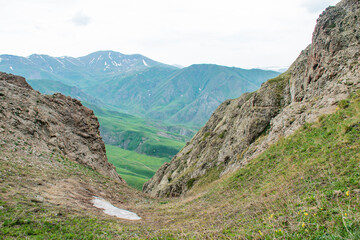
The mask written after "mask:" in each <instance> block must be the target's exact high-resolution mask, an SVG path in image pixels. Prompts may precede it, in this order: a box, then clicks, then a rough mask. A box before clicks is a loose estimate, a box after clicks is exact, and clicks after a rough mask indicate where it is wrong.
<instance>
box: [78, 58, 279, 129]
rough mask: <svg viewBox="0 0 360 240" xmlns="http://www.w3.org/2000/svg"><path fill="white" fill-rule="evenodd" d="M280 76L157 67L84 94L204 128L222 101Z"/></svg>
mask: <svg viewBox="0 0 360 240" xmlns="http://www.w3.org/2000/svg"><path fill="white" fill-rule="evenodd" d="M278 74H279V73H278V72H274V71H264V70H260V69H252V70H245V69H241V68H234V67H231V68H230V67H224V66H219V65H213V64H197V65H192V66H189V67H186V68H183V69H178V70H176V69H175V70H174V69H169V68H163V67H155V68H149V69H146V70H144V71H142V72H137V73H134V74H132V75H127V76H123V75H122V76H119V77H116V78H113V79H112V80H109V81H107V82H102V83H101V84H98V85H96V86H94V87H90V88H87V89H85V91H86V92H89V93H91V94H92V95H94V96H96V97H98V98H99V99H102V100H103V101H104V102H107V103H110V104H113V105H116V106H118V107H120V108H122V109H124V110H126V111H128V112H129V113H132V114H141V115H143V116H145V117H148V118H151V119H157V120H162V121H167V122H169V123H176V124H188V125H193V126H201V125H202V124H204V123H205V122H206V120H207V119H208V118H209V117H210V115H211V113H212V112H213V111H214V110H215V109H216V107H217V106H219V104H220V103H221V102H222V101H224V100H226V99H229V98H235V97H237V96H238V95H239V94H241V93H244V92H252V91H255V90H256V89H257V88H259V87H260V85H261V83H262V82H264V81H265V80H267V79H269V78H272V77H275V76H277V75H278Z"/></svg>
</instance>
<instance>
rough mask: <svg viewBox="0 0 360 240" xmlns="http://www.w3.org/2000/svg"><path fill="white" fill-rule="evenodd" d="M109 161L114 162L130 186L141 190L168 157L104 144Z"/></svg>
mask: <svg viewBox="0 0 360 240" xmlns="http://www.w3.org/2000/svg"><path fill="white" fill-rule="evenodd" d="M106 153H107V157H108V159H109V162H111V163H112V164H114V166H115V167H116V171H117V172H118V173H119V174H120V176H121V177H122V178H124V179H125V181H126V182H127V183H128V184H129V185H130V186H132V187H134V188H136V189H138V190H141V189H142V185H143V184H144V183H145V182H146V181H148V180H149V179H150V178H151V177H152V176H153V175H154V174H155V172H156V171H157V170H158V169H159V168H160V166H161V165H163V164H164V163H165V162H169V161H170V159H168V158H157V157H152V156H147V155H144V154H139V153H136V152H133V151H128V150H124V149H122V148H119V147H115V146H111V145H106Z"/></svg>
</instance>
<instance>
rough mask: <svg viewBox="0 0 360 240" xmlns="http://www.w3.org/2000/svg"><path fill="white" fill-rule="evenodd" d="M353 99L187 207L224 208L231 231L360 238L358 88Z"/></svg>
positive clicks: (268, 235)
mask: <svg viewBox="0 0 360 240" xmlns="http://www.w3.org/2000/svg"><path fill="white" fill-rule="evenodd" d="M351 101H352V103H351V104H350V107H347V105H348V102H347V101H341V102H340V103H339V107H340V109H339V110H338V111H337V112H336V113H335V114H332V115H330V116H323V117H320V118H319V121H318V122H317V123H314V124H306V125H305V126H304V127H303V128H302V129H300V130H299V131H297V132H296V133H295V134H294V135H293V136H290V137H289V138H286V139H281V140H280V141H279V142H278V143H277V144H274V145H273V146H272V147H270V149H268V150H267V151H266V152H264V153H263V154H262V155H261V156H259V157H257V158H256V159H254V160H252V161H251V162H250V163H249V164H248V165H247V166H246V167H244V168H243V169H240V170H239V171H237V172H236V173H235V174H234V175H232V176H230V177H228V178H227V179H225V180H219V181H218V183H216V184H214V185H213V186H212V189H211V190H210V191H209V192H208V193H207V194H205V195H204V196H202V197H201V198H199V199H196V200H195V201H193V202H192V204H191V205H190V206H191V207H190V208H189V211H196V208H197V207H196V205H199V206H201V209H203V208H206V207H208V208H209V209H210V210H209V211H210V212H215V213H220V215H219V216H217V218H218V219H221V220H222V228H223V230H222V234H224V235H227V236H232V237H233V236H246V237H247V238H248V239H249V238H262V237H264V238H266V239H274V238H285V239H359V238H360V220H359V219H360V190H359V189H360V93H358V95H357V96H356V97H355V98H353V99H352V100H351ZM209 177H211V176H209ZM202 188H203V187H198V188H197V189H196V188H195V189H194V191H193V192H196V191H199V190H200V189H202ZM224 199H227V201H224ZM195 203H196V204H195ZM194 206H195V209H194ZM220 209H221V212H219V210H220ZM204 228H205V227H204Z"/></svg>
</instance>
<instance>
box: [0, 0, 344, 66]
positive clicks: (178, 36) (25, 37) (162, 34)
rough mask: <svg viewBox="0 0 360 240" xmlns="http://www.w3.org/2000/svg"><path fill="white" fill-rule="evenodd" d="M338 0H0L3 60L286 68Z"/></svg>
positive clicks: (0, 49)
mask: <svg viewBox="0 0 360 240" xmlns="http://www.w3.org/2000/svg"><path fill="white" fill-rule="evenodd" d="M337 2H339V0H271V1H269V0H246V1H245V0H102V1H99V0H0V54H14V55H20V56H28V55H30V54H32V53H39V54H48V55H51V56H56V57H58V56H65V55H66V56H73V57H79V56H83V55H87V54H89V53H91V52H94V51H98V50H114V51H118V52H121V53H124V54H134V53H140V54H142V55H145V56H147V57H149V58H152V59H154V60H157V61H160V62H164V63H167V64H180V65H183V66H188V65H191V64H194V63H215V64H220V65H226V66H235V67H242V68H254V67H270V66H288V65H290V64H291V63H292V62H293V61H294V60H295V58H296V57H297V56H298V55H299V53H300V51H301V50H302V49H304V48H305V47H306V46H307V45H308V44H309V43H310V42H311V34H312V31H313V29H314V27H315V24H316V19H317V17H318V16H319V14H320V13H321V12H322V11H323V10H324V9H325V8H326V7H327V6H329V5H335V4H336V3H337Z"/></svg>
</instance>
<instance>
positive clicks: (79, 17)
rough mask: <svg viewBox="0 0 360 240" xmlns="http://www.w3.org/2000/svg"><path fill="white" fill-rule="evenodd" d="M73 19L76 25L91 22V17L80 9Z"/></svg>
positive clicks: (84, 24)
mask: <svg viewBox="0 0 360 240" xmlns="http://www.w3.org/2000/svg"><path fill="white" fill-rule="evenodd" d="M71 21H72V22H73V23H74V24H75V26H86V25H89V24H90V22H91V18H90V17H89V16H86V15H85V14H84V13H83V12H81V11H80V12H77V13H76V14H75V15H74V17H73V18H72V19H71Z"/></svg>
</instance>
